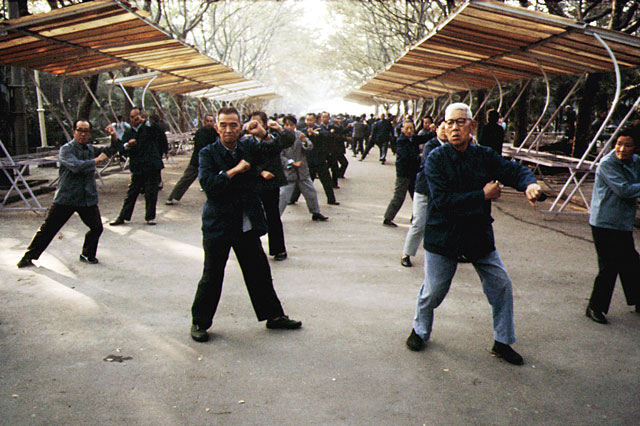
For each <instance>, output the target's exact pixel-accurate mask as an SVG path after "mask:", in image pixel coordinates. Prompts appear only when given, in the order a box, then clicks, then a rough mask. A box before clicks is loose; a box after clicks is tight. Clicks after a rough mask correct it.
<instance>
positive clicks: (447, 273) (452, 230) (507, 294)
mask: <svg viewBox="0 0 640 426" xmlns="http://www.w3.org/2000/svg"><path fill="white" fill-rule="evenodd" d="M472 117H473V115H472V114H471V110H470V109H469V107H468V106H467V105H465V104H462V103H455V104H451V105H449V106H448V107H447V109H446V110H445V129H446V130H445V131H446V134H447V139H448V142H449V143H447V144H445V145H443V146H441V147H439V148H436V149H434V150H433V151H432V152H431V154H429V157H428V158H427V160H426V161H425V165H424V170H425V177H426V179H427V184H428V186H429V194H430V198H429V203H428V206H427V222H426V226H425V234H424V248H425V250H426V253H425V265H426V268H425V271H426V272H425V278H424V281H423V283H422V286H421V288H420V292H419V293H418V301H417V306H416V314H415V317H414V319H413V329H412V330H411V334H410V336H409V338H408V339H407V346H408V347H409V349H411V350H414V351H419V350H421V349H422V348H423V347H424V344H425V342H426V341H427V340H428V339H429V337H430V334H431V326H432V323H433V310H434V309H435V308H437V307H438V306H439V305H440V303H442V301H443V300H444V298H445V296H446V295H447V292H448V291H449V287H450V286H451V281H452V280H453V276H454V274H455V272H456V268H457V265H458V262H471V263H472V264H473V266H474V268H475V269H476V272H477V273H478V275H479V276H480V280H481V281H482V288H483V290H484V293H485V294H486V296H487V299H488V300H489V303H490V304H491V306H492V309H493V330H494V340H495V341H494V345H493V349H492V353H493V354H494V355H496V356H499V357H502V358H504V359H505V361H507V362H509V363H511V364H516V365H521V364H523V363H524V361H523V359H522V357H521V356H520V355H519V354H518V353H517V352H516V351H514V350H513V349H512V348H511V346H510V345H511V344H513V343H514V342H515V331H514V324H513V294H512V288H511V279H510V278H509V275H508V274H507V270H506V268H505V266H504V264H503V263H502V261H501V260H500V256H499V255H498V252H497V250H496V248H495V244H494V237H493V227H492V226H491V222H493V219H492V217H491V200H494V199H497V198H498V197H500V185H499V184H498V181H499V182H501V183H503V184H505V185H509V186H511V187H513V188H515V189H517V190H519V191H523V192H524V193H525V195H526V197H527V199H528V200H529V202H530V203H531V204H532V205H533V204H534V203H535V201H536V199H537V198H538V197H539V196H540V194H541V190H540V186H539V185H538V184H537V182H536V178H535V177H534V176H533V174H532V173H531V171H530V170H529V169H527V168H526V167H523V166H520V165H519V164H517V163H515V162H511V161H509V160H506V159H504V158H502V157H501V156H499V155H498V154H497V153H495V152H494V151H493V150H491V149H490V148H487V147H483V146H480V145H477V144H475V143H473V142H474V141H473V138H472V136H471V134H472V131H473V130H475V126H476V122H475V121H473V118H472Z"/></svg>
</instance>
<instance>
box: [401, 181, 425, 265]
mask: <svg viewBox="0 0 640 426" xmlns="http://www.w3.org/2000/svg"><path fill="white" fill-rule="evenodd" d="M428 203H429V197H427V196H426V195H424V194H420V193H419V192H414V194H413V220H412V221H411V228H409V231H407V237H406V238H405V240H404V248H403V249H402V254H406V255H408V256H415V255H416V253H417V252H418V247H419V246H420V242H421V241H422V237H423V236H424V226H425V223H426V222H427V204H428Z"/></svg>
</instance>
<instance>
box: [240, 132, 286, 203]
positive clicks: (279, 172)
mask: <svg viewBox="0 0 640 426" xmlns="http://www.w3.org/2000/svg"><path fill="white" fill-rule="evenodd" d="M269 133H270V134H271V139H268V140H263V141H259V140H258V139H256V138H255V137H253V136H245V137H246V138H251V139H253V141H254V142H255V143H257V144H259V145H260V147H261V150H260V153H261V155H260V157H259V158H258V159H257V160H256V164H255V165H254V167H255V168H256V170H257V172H258V190H259V191H261V190H263V189H271V190H272V189H278V188H280V187H281V186H284V185H286V184H287V178H286V177H285V175H284V170H283V169H282V163H281V162H280V153H281V152H282V150H283V149H285V148H289V147H290V146H291V145H293V142H294V141H295V135H294V134H292V133H291V132H289V131H288V130H284V131H283V132H282V133H278V132H269ZM285 145H286V146H285ZM262 171H267V172H270V173H273V175H274V176H275V177H274V178H273V179H269V180H266V179H264V178H263V177H262V176H260V172H262Z"/></svg>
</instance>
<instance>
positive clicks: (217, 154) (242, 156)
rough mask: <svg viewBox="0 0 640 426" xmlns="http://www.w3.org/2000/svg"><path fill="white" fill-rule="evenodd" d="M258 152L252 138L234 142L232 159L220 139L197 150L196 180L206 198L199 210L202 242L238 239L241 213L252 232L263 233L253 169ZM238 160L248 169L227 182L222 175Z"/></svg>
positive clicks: (265, 224)
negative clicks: (197, 166)
mask: <svg viewBox="0 0 640 426" xmlns="http://www.w3.org/2000/svg"><path fill="white" fill-rule="evenodd" d="M261 149H262V148H261V147H260V146H259V144H257V143H256V142H255V141H254V140H253V138H246V139H242V140H239V141H238V143H237V146H236V151H235V154H236V158H233V156H232V154H231V153H230V152H229V151H228V150H227V149H226V148H225V147H224V145H222V143H221V142H220V140H217V141H216V142H215V143H213V144H210V145H207V146H205V147H204V148H202V150H200V160H199V161H200V167H199V168H198V180H199V181H200V185H201V186H202V189H203V190H204V192H205V194H206V195H207V201H206V202H205V203H204V207H203V209H202V235H203V237H204V238H205V239H208V240H213V239H217V238H225V239H230V238H235V237H237V236H239V235H240V234H241V233H242V217H243V213H244V214H246V215H247V217H248V218H249V220H250V221H251V227H252V228H251V229H252V230H253V231H254V232H256V233H257V234H258V235H264V234H266V232H267V222H266V220H265V216H264V210H263V208H262V202H261V201H260V196H259V193H258V188H257V185H258V171H257V169H256V168H255V167H254V164H256V161H257V160H258V158H260V156H261V155H262V154H261ZM240 160H245V161H247V162H248V163H249V164H251V169H250V170H248V171H247V172H245V173H240V174H237V175H235V176H234V177H233V178H231V179H230V178H229V177H228V176H227V174H226V173H225V172H226V171H227V170H229V169H231V168H233V167H235V166H236V165H237V164H238V162H239V161H240Z"/></svg>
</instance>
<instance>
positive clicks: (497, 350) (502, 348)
mask: <svg viewBox="0 0 640 426" xmlns="http://www.w3.org/2000/svg"><path fill="white" fill-rule="evenodd" d="M491 353H492V354H493V355H495V356H497V357H498V358H502V359H504V360H505V361H507V362H508V363H509V364H513V365H522V364H524V360H523V359H522V357H521V356H520V354H519V353H518V352H516V351H514V350H513V349H512V348H511V346H509V345H505V344H504V343H500V342H498V341H495V342H494V343H493V348H492V349H491Z"/></svg>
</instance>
